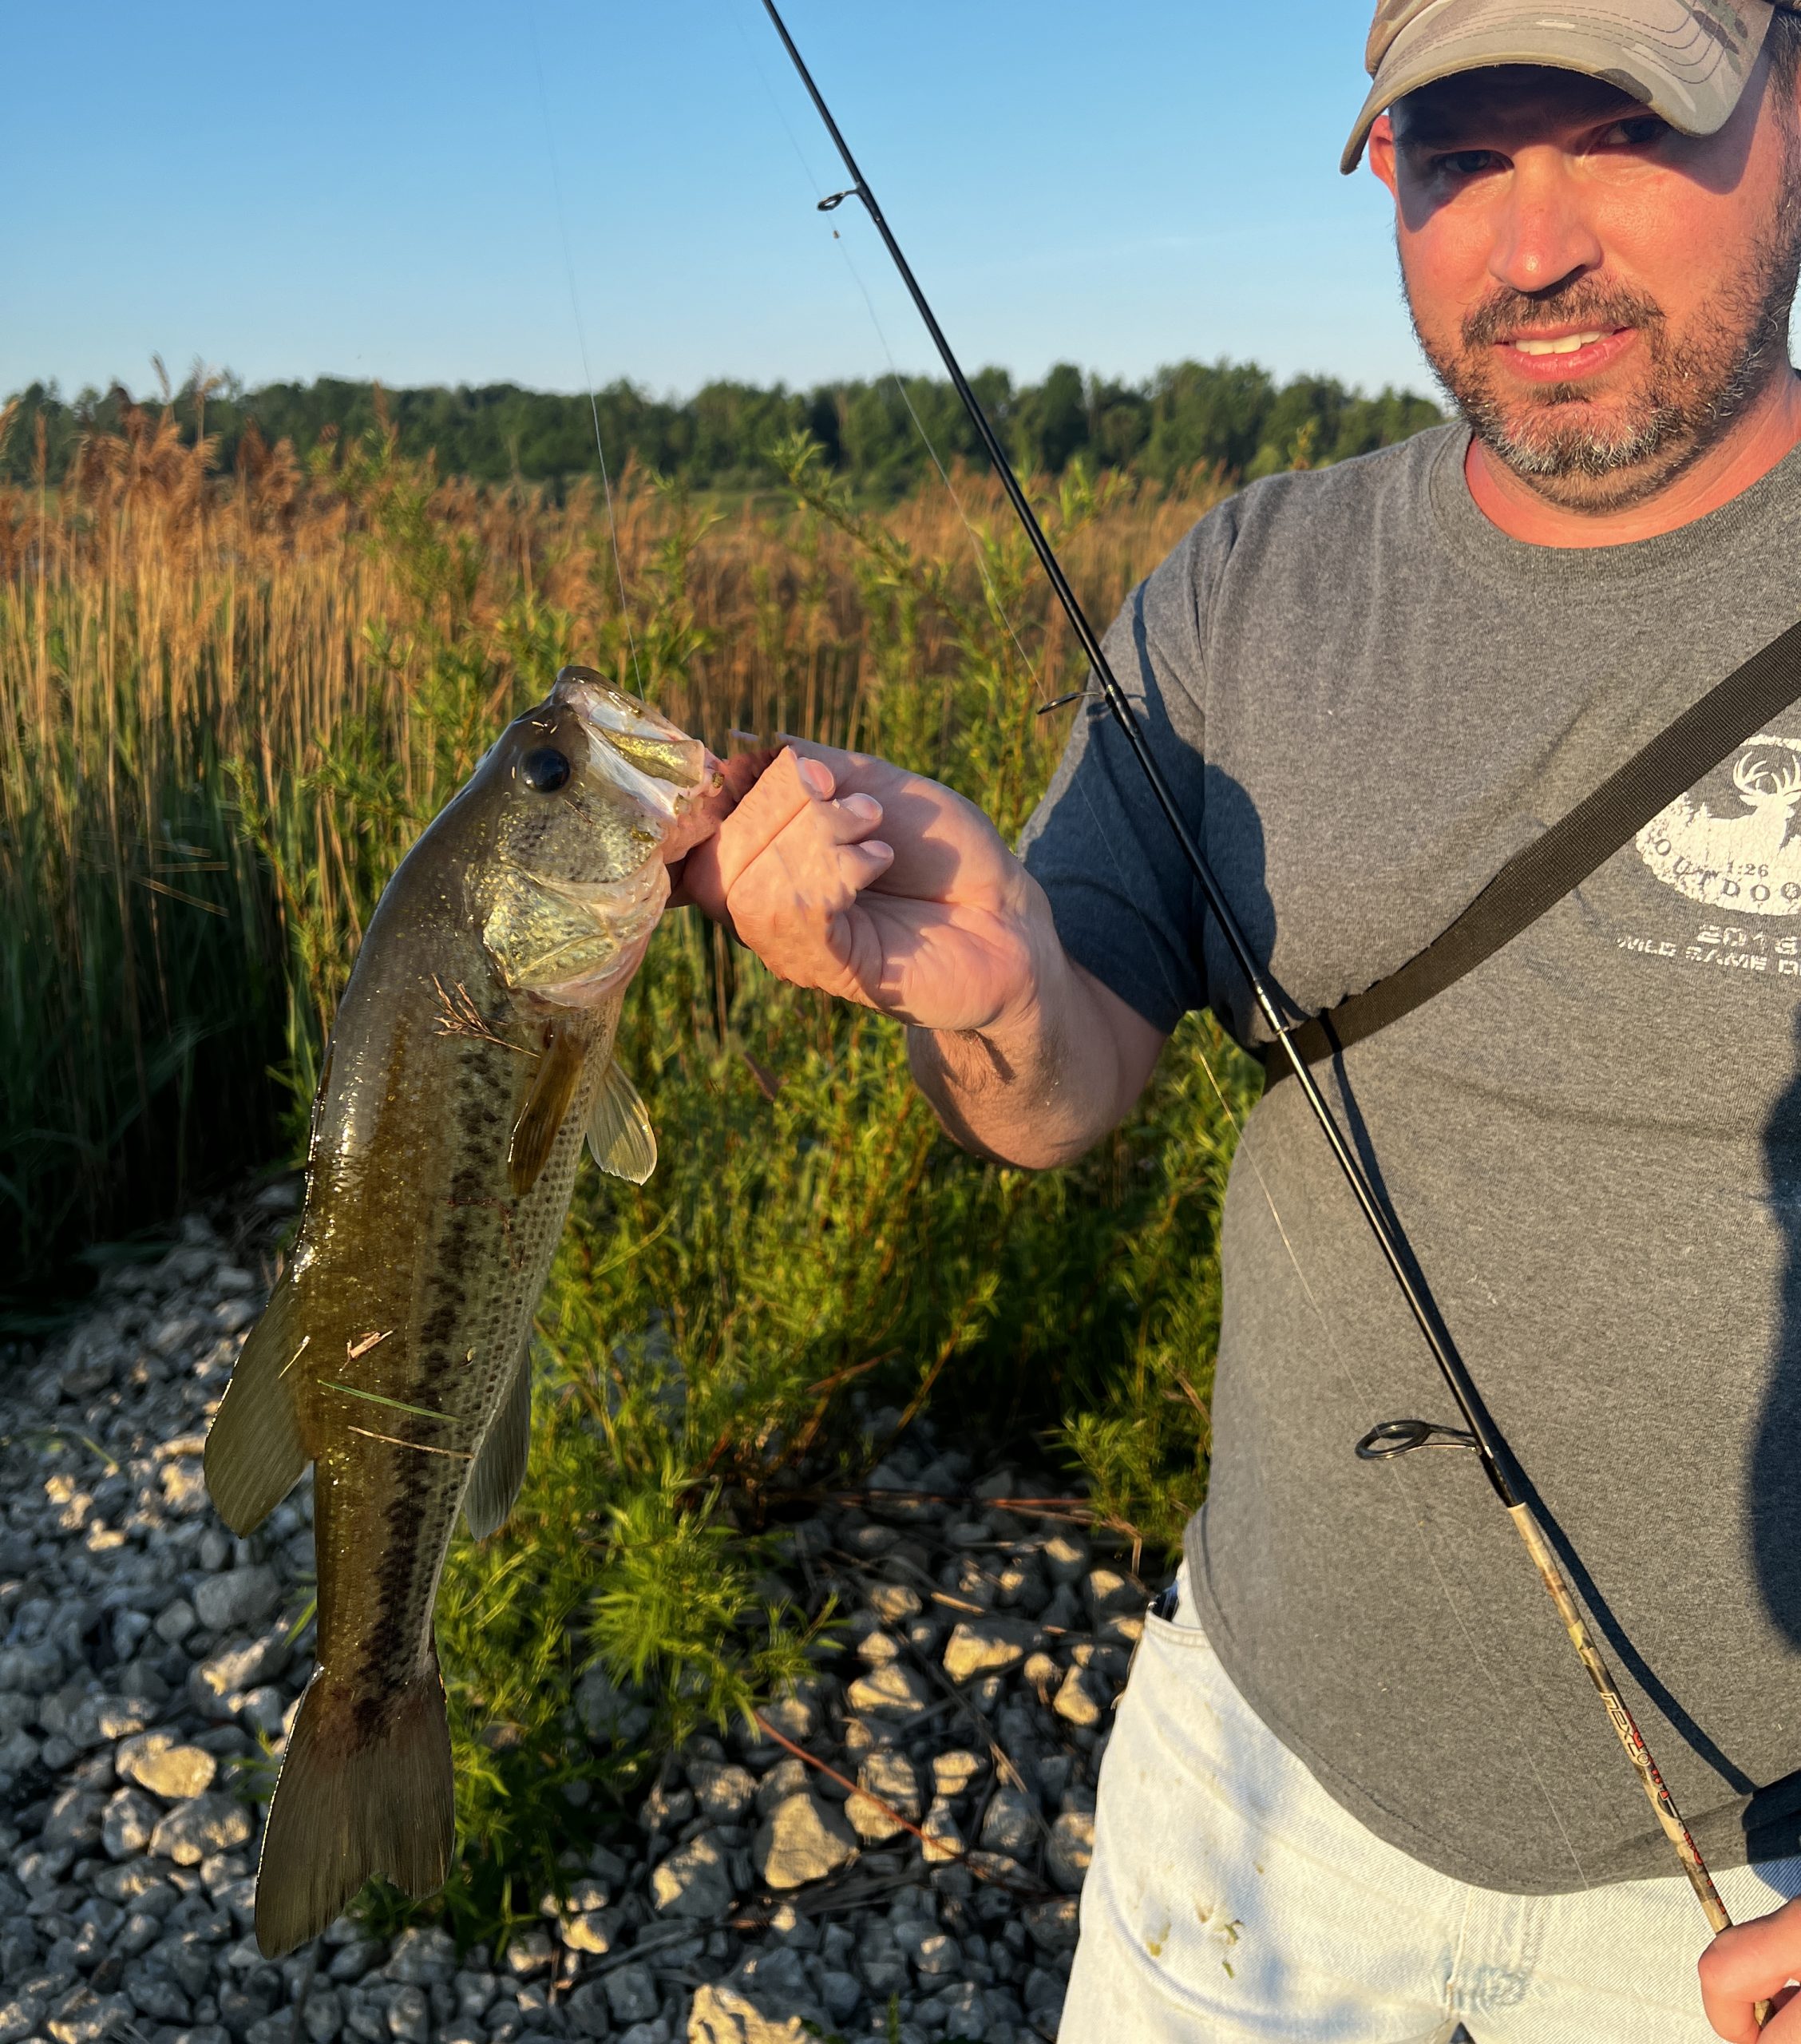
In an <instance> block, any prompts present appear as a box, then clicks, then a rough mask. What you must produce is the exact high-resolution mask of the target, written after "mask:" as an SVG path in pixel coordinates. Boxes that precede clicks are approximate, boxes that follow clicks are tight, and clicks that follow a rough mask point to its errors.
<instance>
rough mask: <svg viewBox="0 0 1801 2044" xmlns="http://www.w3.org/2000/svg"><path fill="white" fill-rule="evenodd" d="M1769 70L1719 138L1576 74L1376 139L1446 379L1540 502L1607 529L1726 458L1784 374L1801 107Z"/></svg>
mask: <svg viewBox="0 0 1801 2044" xmlns="http://www.w3.org/2000/svg"><path fill="white" fill-rule="evenodd" d="M1777 97H1778V96H1777V93H1776V92H1775V89H1773V87H1772V86H1771V84H1770V82H1769V80H1768V77H1767V63H1766V64H1764V65H1760V66H1759V70H1758V72H1757V73H1755V75H1754V76H1753V77H1752V81H1751V82H1750V84H1749V85H1748V87H1747V89H1746V91H1745V93H1744V97H1743V98H1742V99H1741V101H1740V103H1739V105H1738V107H1737V109H1736V111H1735V112H1734V113H1733V115H1732V119H1731V120H1730V121H1728V123H1727V125H1726V126H1725V127H1724V129H1721V130H1720V133H1718V134H1716V135H1711V136H1704V137H1691V136H1687V135H1682V134H1679V133H1676V130H1675V129H1672V128H1670V127H1668V125H1666V124H1665V123H1664V121H1660V119H1659V118H1658V117H1657V115H1655V114H1653V113H1650V112H1649V110H1648V109H1646V108H1645V107H1644V106H1643V105H1641V104H1640V103H1639V102H1638V101H1637V100H1634V99H1632V98H1630V97H1628V96H1627V95H1626V94H1625V93H1622V92H1621V91H1619V90H1618V89H1617V88H1615V87H1613V86H1611V85H1603V84H1602V83H1601V82H1600V81H1598V80H1596V79H1593V78H1589V77H1584V76H1581V75H1580V74H1578V73H1573V72H1567V71H1555V70H1549V69H1538V68H1537V67H1535V66H1534V67H1528V66H1523V65H1522V66H1507V67H1505V68H1497V69H1489V70H1486V71H1474V72H1469V73H1464V74H1463V75H1461V76H1459V77H1453V78H1447V79H1445V80H1443V81H1442V82H1441V83H1439V84H1438V85H1430V86H1427V87H1426V88H1425V89H1423V90H1422V91H1420V92H1418V93H1414V94H1412V95H1411V96H1410V97H1408V98H1407V99H1405V100H1403V101H1401V102H1400V104H1399V105H1398V106H1397V107H1396V108H1395V110H1394V113H1393V115H1392V117H1391V120H1390V121H1385V122H1379V123H1378V125H1377V127H1376V129H1375V132H1374V133H1372V136H1371V138H1370V157H1371V162H1372V166H1373V168H1375V172H1376V174H1377V176H1379V177H1380V178H1381V179H1382V180H1383V183H1384V184H1387V186H1388V188H1389V189H1390V190H1391V192H1393V193H1394V195H1395V212H1396V220H1397V238H1398V240H1399V248H1400V257H1401V272H1402V276H1403V279H1404V281H1405V283H1406V287H1407V303H1408V305H1409V307H1410V308H1411V311H1412V314H1413V320H1414V325H1415V329H1416V330H1417V331H1418V333H1419V339H1420V344H1421V346H1422V347H1423V348H1424V350H1425V351H1426V355H1427V360H1428V361H1430V362H1431V365H1432V367H1433V369H1434V370H1435V372H1436V373H1437V374H1438V376H1439V380H1440V381H1441V382H1443V385H1444V386H1445V388H1446V390H1447V391H1448V392H1449V393H1450V394H1451V397H1452V398H1454V399H1455V402H1456V403H1457V406H1458V407H1459V410H1461V411H1462V412H1463V414H1464V416H1465V418H1467V420H1468V421H1469V422H1470V426H1471V427H1472V428H1473V430H1474V432H1475V433H1476V434H1477V435H1478V438H1480V439H1481V440H1482V442H1483V443H1484V444H1485V446H1486V447H1487V448H1488V449H1489V450H1490V451H1491V452H1492V453H1493V454H1494V455H1495V456H1496V457H1497V458H1498V459H1499V460H1500V461H1502V462H1504V463H1505V464H1506V466H1507V467H1509V468H1510V469H1512V470H1513V471H1514V473H1516V474H1517V475H1519V476H1520V477H1522V478H1524V479H1526V481H1528V482H1529V483H1530V486H1531V487H1532V488H1533V489H1534V490H1535V491H1536V492H1537V493H1538V494H1539V495H1540V496H1542V497H1545V498H1546V499H1548V500H1549V501H1551V502H1553V503H1556V504H1558V505H1565V506H1568V507H1569V508H1572V509H1586V510H1596V511H1599V510H1610V509H1618V508H1621V507H1622V506H1624V505H1629V504H1632V503H1634V502H1637V501H1638V500H1640V499H1641V498H1643V497H1648V496H1650V495H1651V494H1653V493H1654V492H1656V491H1657V489H1660V488H1661V487H1662V486H1663V485H1664V484H1665V483H1667V482H1668V481H1670V480H1671V479H1672V477H1675V476H1676V475H1677V474H1679V473H1680V472H1681V471H1682V470H1683V469H1684V468H1686V467H1687V466H1688V465H1689V463H1691V462H1692V461H1694V459H1695V458H1696V456H1697V455H1699V454H1700V453H1701V452H1703V450H1704V449H1705V448H1707V447H1708V446H1710V445H1712V443H1713V442H1715V441H1716V439H1717V438H1719V437H1720V434H1722V433H1723V432H1724V430H1726V428H1727V427H1728V426H1729V425H1730V424H1731V423H1732V420H1733V419H1734V418H1736V417H1737V416H1739V415H1740V414H1741V413H1742V411H1743V410H1744V407H1745V406H1746V405H1747V404H1748V402H1750V400H1751V399H1752V398H1754V397H1755V396H1756V395H1757V394H1759V391H1760V390H1763V388H1764V387H1765V386H1766V384H1767V381H1768V379H1769V378H1770V377H1771V374H1773V373H1775V372H1776V371H1777V370H1779V367H1780V366H1781V365H1782V364H1783V362H1785V361H1786V353H1787V351H1786V337H1787V328H1788V311H1789V305H1790V302H1791V299H1792V298H1793V296H1794V294H1795V278H1796V271H1797V267H1798V265H1801V146H1798V145H1797V141H1796V116H1795V107H1794V105H1793V104H1792V103H1789V104H1786V105H1779V104H1778V103H1777Z"/></svg>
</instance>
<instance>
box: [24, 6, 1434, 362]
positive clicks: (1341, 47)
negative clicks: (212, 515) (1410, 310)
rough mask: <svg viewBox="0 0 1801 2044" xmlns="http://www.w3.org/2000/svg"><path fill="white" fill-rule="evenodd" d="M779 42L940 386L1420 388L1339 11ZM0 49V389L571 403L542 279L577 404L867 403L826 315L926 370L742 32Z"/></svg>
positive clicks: (828, 27) (797, 121)
mask: <svg viewBox="0 0 1801 2044" xmlns="http://www.w3.org/2000/svg"><path fill="white" fill-rule="evenodd" d="M786 11H787V14H788V18H789V22H790V27H791V28H792V29H793V30H794V34H795V36H796V38H797V40H798V42H800V44H801V46H802V50H804V51H805V52H806V53H807V55H808V57H809V61H811V62H812V64H813V69H814V70H815V73H817V76H818V77H819V80H820V82H821V85H822V87H823V88H824V89H825V93H826V94H827V96H828V97H829V98H830V99H831V100H832V101H833V104H834V106H835V108H836V110H837V113H838V117H839V118H840V120H841V122H842V123H843V125H844V126H845V129H846V131H847V133H848V134H849V138H850V141H851V144H852V146H853V148H854V149H856V150H857V153H858V154H859V156H861V160H862V164H863V168H864V169H865V172H866V173H867V175H868V176H869V179H870V181H871V183H872V184H873V186H874V188H875V189H876V191H877V194H878V196H880V197H881V200H882V202H883V204H884V205H885V208H886V210H887V212H888V214H889V219H890V220H891V222H892V223H893V225H894V227H895V228H896V229H897V232H898V233H899V234H900V236H901V240H902V241H903V243H904V244H905V245H906V247H907V248H908V252H909V253H910V255H912V260H913V263H914V267H916V270H917V271H919V273H920V277H921V279H922V280H923V281H924V283H925V286H926V288H927V290H928V292H930V293H931V294H932V296H933V298H934V299H935V302H936V305H937V307H938V311H939V315H940V319H942V320H943V322H944V325H945V326H946V327H947V328H948V331H949V332H950V335H951V337H952V340H953V342H954V343H955V344H956V347H958V349H959V351H960V353H961V355H963V357H964V361H965V362H966V363H967V364H968V366H972V367H973V366H976V365H977V364H982V363H988V362H999V363H1001V364H1003V365H1004V366H1007V367H1008V368H1009V369H1011V370H1014V371H1015V373H1016V374H1019V375H1021V376H1025V377H1032V376H1036V375H1037V374H1040V373H1041V372H1042V371H1043V369H1044V368H1045V367H1046V366H1047V364H1049V363H1050V362H1054V361H1059V360H1067V361H1074V362H1079V363H1081V364H1082V365H1083V366H1085V367H1087V368H1091V369H1097V370H1102V371H1104V372H1106V373H1110V374H1120V375H1126V376H1134V377H1135V376H1140V375H1142V374H1146V373H1147V372H1149V371H1150V370H1153V369H1154V368H1155V367H1156V366H1158V364H1159V363H1160V362H1168V361H1172V360H1175V359H1178V358H1181V357H1182V356H1185V355H1192V356H1197V357H1199V358H1203V359H1211V358H1214V357H1217V356H1219V355H1231V356H1235V357H1241V358H1244V357H1248V358H1254V359H1256V360H1257V361H1260V362H1265V363H1266V364H1267V365H1268V366H1270V367H1271V368H1273V369H1274V370H1277V371H1279V372H1280V373H1282V374H1290V373H1293V372H1296V371H1300V370H1322V371H1325V372H1328V373H1331V374H1336V375H1339V376H1342V377H1344V378H1347V379H1348V380H1350V381H1352V382H1361V383H1364V384H1365V385H1368V386H1376V385H1379V384H1382V383H1384V382H1405V383H1411V384H1412V385H1413V386H1415V388H1419V389H1422V390H1423V389H1425V388H1427V378H1426V374H1425V371H1424V369H1423V366H1422V365H1421V363H1420V362H1419V355H1418V352H1417V350H1416V349H1415V345H1414V342H1413V339H1412V336H1411V332H1410V331H1409V329H1408V326H1407V319H1406V315H1405V313H1404V311H1403V308H1402V307H1401V304H1400V300H1399V291H1398V288H1397V285H1396V283H1395V265H1394V257H1393V253H1392V249H1391V242H1390V234H1389V226H1388V217H1387V212H1386V202H1385V200H1384V196H1383V193H1382V192H1381V191H1380V190H1379V188H1378V187H1377V186H1376V185H1375V183H1374V181H1373V180H1372V179H1371V178H1369V177H1368V174H1367V173H1364V174H1360V176H1357V177H1355V178H1352V179H1342V178H1340V176H1339V174H1338V170H1337V156H1338V152H1339V149H1340V145H1341V143H1342V141H1343V138H1344V131H1345V129H1346V128H1347V127H1348V124H1349V122H1350V121H1351V119H1352V116H1353V115H1354V113H1355V112H1356V107H1357V105H1358V104H1359V101H1360V86H1361V85H1362V84H1363V82H1364V78H1363V71H1362V65H1361V54H1362V41H1363V37H1364V32H1365V30H1366V29H1367V26H1368V21H1367V16H1366V10H1365V8H1364V6H1362V5H1360V4H1358V0H1281V4H1274V3H1273V0H1270V3H1269V4H1258V5H1253V6H1244V5H1242V4H1237V3H1236V0H904V4H902V0H886V4H881V0H834V4H832V5H827V4H826V0H789V6H788V8H787V10H786ZM6 40H7V47H8V57H9V67H8V68H9V72H10V76H11V77H12V79H13V81H14V89H13V90H12V91H10V93H8V95H7V99H8V106H7V113H6V119H5V121H4V124H3V125H0V162H3V163H4V164H5V168H6V185H7V189H8V191H9V192H10V195H11V201H10V203H9V204H8V205H7V206H6V208H4V209H3V211H0V293H3V296H0V391H4V390H12V389H15V388H17V387H18V386H20V385H21V384H22V383H25V382H28V381H30V379H31V378H34V377H38V376H55V377H57V378H59V379H60V380H61V383H62V385H63V386H64V388H65V390H74V389H77V388H78V387H79V386H81V385H82V384H84V383H89V382H93V383H97V384H104V383H105V382H107V381H108V380H109V379H110V378H113V377H115V376H117V377H121V378H124V379H125V381H126V382H129V383H130V384H131V385H132V386H133V387H135V388H140V389H141V388H144V387H145V386H148V385H149V383H150V382H151V378H152V371H151V370H150V366H149V358H150V356H151V354H152V351H156V352H159V353H160V354H161V355H162V356H163V357H164V359H165V361H166V362H168V365H169V367H170V369H171V370H172V371H173V372H174V373H175V374H176V376H177V377H180V375H182V374H184V373H185V371H186V370H187V369H188V366H189V365H190V364H191V363H192V361H193V360H194V359H195V358H196V357H199V358H203V359H204V360H205V361H207V362H210V363H214V364H219V365H224V366H229V367H230V368H232V369H233V370H236V371H237V372H238V373H239V374H240V375H242V376H243V378H245V379H246V380H247V382H251V383H253V384H254V383H257V382H263V381H266V380H268V379H270V378H277V377H299V378H310V377H312V376H314V375H317V374H321V373H323V372H335V373H339V374H350V375H358V376H379V377H381V378H382V379H383V380H384V381H386V382H389V383H390V384H393V385H396V386H398V385H402V384H408V383H420V382H482V381H489V380H501V379H510V380H513V381H516V382H523V383H526V384H529V385H532V386H537V387H540V388H543V389H552V390H574V389H578V388H580V386H581V385H582V383H583V382H584V372H583V364H582V351H581V348H580V345H579V343H578V340H577V334H576V317H575V314H574V312H573V311H572V304H571V279H572V273H573V278H574V283H575V287H576V298H577V299H578V301H579V304H580V322H581V327H582V329H583V331H584V333H585V337H586V343H587V355H588V364H589V366H590V369H591V370H592V375H593V377H594V378H595V380H596V381H597V382H606V381H608V380H610V379H611V378H613V377H616V376H622V375H623V376H628V377H631V378H633V379H635V381H637V382H640V383H642V384H644V385H646V386H648V387H650V388H651V389H652V390H658V391H678V392H679V391H687V390H692V389H693V388H694V387H695V386H697V385H698V384H699V383H701V382H704V381H706V380H707V378H711V377H714V376H734V377H741V378H746V379H750V380H753V381H756V382H775V381H778V380H781V381H784V382H788V383H790V384H791V385H793V384H805V383H807V382H813V381H815V380H818V379H821V378H826V377H829V376H833V375H838V374H871V373H875V372H878V371H880V370H883V369H884V368H885V366H886V362H887V357H886V355H885V352H884V346H883V342H882V340H881V338H879V336H878V335H877V331H876V327H875V325H874V324H873V323H872V319H871V317H870V312H869V307H868V306H867V305H866V304H865V299H864V297H863V295H862V288H861V287H860V285H859V283H858V277H859V276H861V279H862V285H863V286H866V287H867V289H868V291H869V297H870V299H872V300H873V303H874V306H875V308H876V311H877V315H878V316H879V319H880V322H881V327H882V328H883V329H884V330H885V333H886V335H887V337H888V341H889V345H890V346H891V347H892V348H893V353H894V355H895V357H896V358H897V360H898V361H899V362H900V363H901V366H903V367H905V368H916V367H924V366H928V356H929V349H928V343H927V342H926V339H925V338H924V335H923V333H921V332H920V330H919V328H918V327H917V324H916V321H915V319H914V318H913V315H912V312H911V311H910V310H909V309H908V307H907V305H906V303H905V301H904V299H903V297H902V296H901V292H900V288H899V286H898V284H897V283H896V282H895V281H894V279H893V278H892V276H891V275H890V273H889V271H888V269H887V267H886V263H885V258H884V257H883V256H882V255H881V250H880V247H879V244H877V242H876V240H875V237H874V235H873V232H872V231H871V230H870V229H869V227H868V225H867V224H866V223H865V221H864V220H861V218H859V217H856V216H855V215H854V209H853V208H850V207H846V208H843V209H842V210H841V211H840V212H838V213H837V214H835V215H833V216H831V217H830V219H829V220H828V219H826V218H824V217H822V216H820V215H819V214H818V213H817V212H816V211H815V210H814V206H813V200H814V196H815V192H816V188H820V189H825V190H831V189H833V188H836V187H837V185H838V184H841V182H842V181H843V180H842V179H841V177H840V176H838V174H837V171H836V168H835V167H834V164H833V159H832V158H831V156H830V153H829V144H828V143H827V141H826V140H825V136H824V133H823V132H822V131H821V129H819V127H818V125H817V121H816V120H815V118H814V117H813V113H812V111H811V109H810V108H809V105H807V103H806V101H805V99H804V97H802V93H801V91H800V89H799V86H798V82H797V81H795V80H794V77H793V74H792V73H790V71H789V70H788V69H787V68H786V61H785V59H784V58H783V57H782V52H781V50H780V46H779V45H778V43H777V42H776V41H775V38H774V34H773V32H772V31H771V30H770V27H769V26H768V23H767V22H766V18H765V17H764V15H763V13H762V8H761V6H760V5H759V4H758V0H650V4H645V0H632V4H627V0H580V4H577V0H507V4H505V5H502V4H499V0H434V4H433V6H429V7H427V6H422V5H419V4H416V0H359V4H356V5H349V4H345V0H310V4H309V5H308V6H306V7H304V8H282V9H275V8H272V7H267V6H258V5H252V6H248V7H246V6H243V0H233V3H232V4H230V5H227V4H223V0H159V4H158V5H157V6H155V7H154V8H151V7H148V6H140V5H138V4H137V0H105V4H97V0H60V4H59V5H57V6H35V7H30V8H26V7H19V8H15V9H13V10H10V18H9V22H8V31H7V38H6ZM785 122H786V128H785V125H784V123H785ZM552 133H554V137H555V142H554V158H553V148H552V140H551V137H552ZM553 160H554V165H555V168H554V171H553ZM559 184H560V190H561V197H562V204H561V208H560V209H559V206H558V203H557V196H556V192H557V187H558V185H559ZM564 224H566V229H567V245H568V252H569V254H568V259H566V258H565V253H564V245H565V244H564ZM833 226H837V227H838V228H840V229H841V231H842V232H843V236H844V240H843V241H842V242H841V243H835V242H834V241H833V236H832V230H833ZM846 255H849V258H850V261H851V264H853V265H854V272H855V273H854V274H853V268H852V267H850V264H847V263H846V261H845V256H846Z"/></svg>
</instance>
